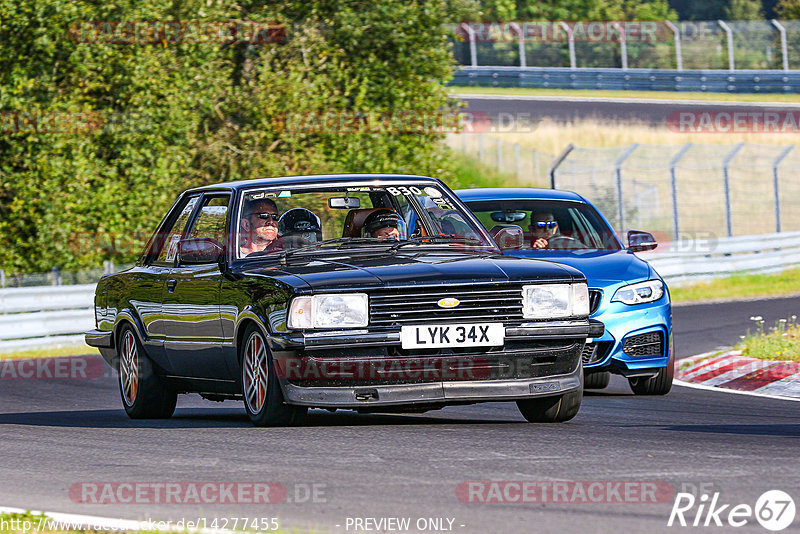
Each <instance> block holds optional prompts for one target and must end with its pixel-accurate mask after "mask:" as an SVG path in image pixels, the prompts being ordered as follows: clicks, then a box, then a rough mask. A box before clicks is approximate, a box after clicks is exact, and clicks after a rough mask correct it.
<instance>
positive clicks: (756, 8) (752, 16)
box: [725, 0, 764, 20]
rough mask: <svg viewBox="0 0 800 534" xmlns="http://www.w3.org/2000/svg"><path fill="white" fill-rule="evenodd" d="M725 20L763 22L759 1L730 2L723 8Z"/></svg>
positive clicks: (732, 0) (734, 0)
mask: <svg viewBox="0 0 800 534" xmlns="http://www.w3.org/2000/svg"><path fill="white" fill-rule="evenodd" d="M725 18H726V19H728V20H764V10H763V6H762V5H761V0H730V4H728V7H726V8H725Z"/></svg>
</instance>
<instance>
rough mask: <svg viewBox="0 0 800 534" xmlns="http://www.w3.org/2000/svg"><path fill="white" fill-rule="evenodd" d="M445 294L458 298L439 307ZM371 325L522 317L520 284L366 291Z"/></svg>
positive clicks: (515, 318) (517, 319)
mask: <svg viewBox="0 0 800 534" xmlns="http://www.w3.org/2000/svg"><path fill="white" fill-rule="evenodd" d="M445 298H455V299H458V301H459V304H458V306H456V307H454V308H442V307H440V306H439V305H438V302H439V301H440V300H442V299H445ZM369 317H370V321H369V322H370V325H371V326H402V325H409V324H421V323H426V322H431V321H465V322H474V321H503V322H506V321H521V320H522V285H516V284H502V285H500V284H493V285H474V284H473V285H448V286H430V287H424V286H421V287H407V288H393V289H378V290H375V291H372V292H370V295H369Z"/></svg>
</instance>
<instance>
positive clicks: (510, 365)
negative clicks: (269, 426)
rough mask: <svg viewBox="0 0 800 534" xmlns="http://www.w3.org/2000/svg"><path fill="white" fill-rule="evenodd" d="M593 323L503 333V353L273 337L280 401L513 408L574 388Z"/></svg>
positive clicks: (351, 335)
mask: <svg viewBox="0 0 800 534" xmlns="http://www.w3.org/2000/svg"><path fill="white" fill-rule="evenodd" d="M603 330H604V326H603V324H602V323H601V322H599V321H595V320H580V321H553V322H546V323H545V322H541V323H522V324H516V325H508V326H506V337H505V344H504V345H503V346H502V347H481V348H469V349H440V350H433V351H415V350H411V351H404V350H402V349H401V348H400V345H401V343H400V334H399V332H370V331H368V330H361V331H351V332H330V333H326V334H321V333H313V334H310V333H306V334H303V333H292V334H285V335H273V336H272V337H271V340H270V342H271V345H272V346H271V349H272V354H273V359H274V360H275V368H276V370H277V372H278V373H279V379H280V382H281V386H282V388H283V392H284V395H285V398H286V401H287V402H289V403H291V404H297V405H301V406H315V407H322V408H360V409H370V408H371V407H375V406H399V405H443V404H449V403H469V402H486V401H499V400H519V399H526V398H531V397H543V396H552V395H561V394H563V393H566V392H569V391H573V390H575V389H578V388H580V384H581V365H580V353H581V350H582V348H583V345H584V343H585V341H586V339H587V338H588V337H597V336H601V335H603Z"/></svg>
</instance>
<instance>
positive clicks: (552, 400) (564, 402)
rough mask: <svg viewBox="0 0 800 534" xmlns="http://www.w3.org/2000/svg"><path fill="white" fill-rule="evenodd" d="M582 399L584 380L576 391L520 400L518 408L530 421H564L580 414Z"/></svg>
mask: <svg viewBox="0 0 800 534" xmlns="http://www.w3.org/2000/svg"><path fill="white" fill-rule="evenodd" d="M582 400H583V380H581V387H580V388H579V389H576V390H575V391H570V392H569V393H564V394H563V395H557V396H555V397H543V398H533V399H525V400H519V401H517V408H519V411H520V413H521V414H522V416H523V417H524V418H525V419H527V420H528V422H529V423H563V422H564V421H569V420H570V419H572V418H573V417H575V416H576V415H577V414H578V410H580V408H581V401H582Z"/></svg>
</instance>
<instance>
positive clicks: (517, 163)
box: [514, 144, 522, 180]
mask: <svg viewBox="0 0 800 534" xmlns="http://www.w3.org/2000/svg"><path fill="white" fill-rule="evenodd" d="M519 150H520V148H519V145H517V144H515V145H514V167H515V170H516V171H517V180H519V179H521V178H522V167H520V161H519Z"/></svg>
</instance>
